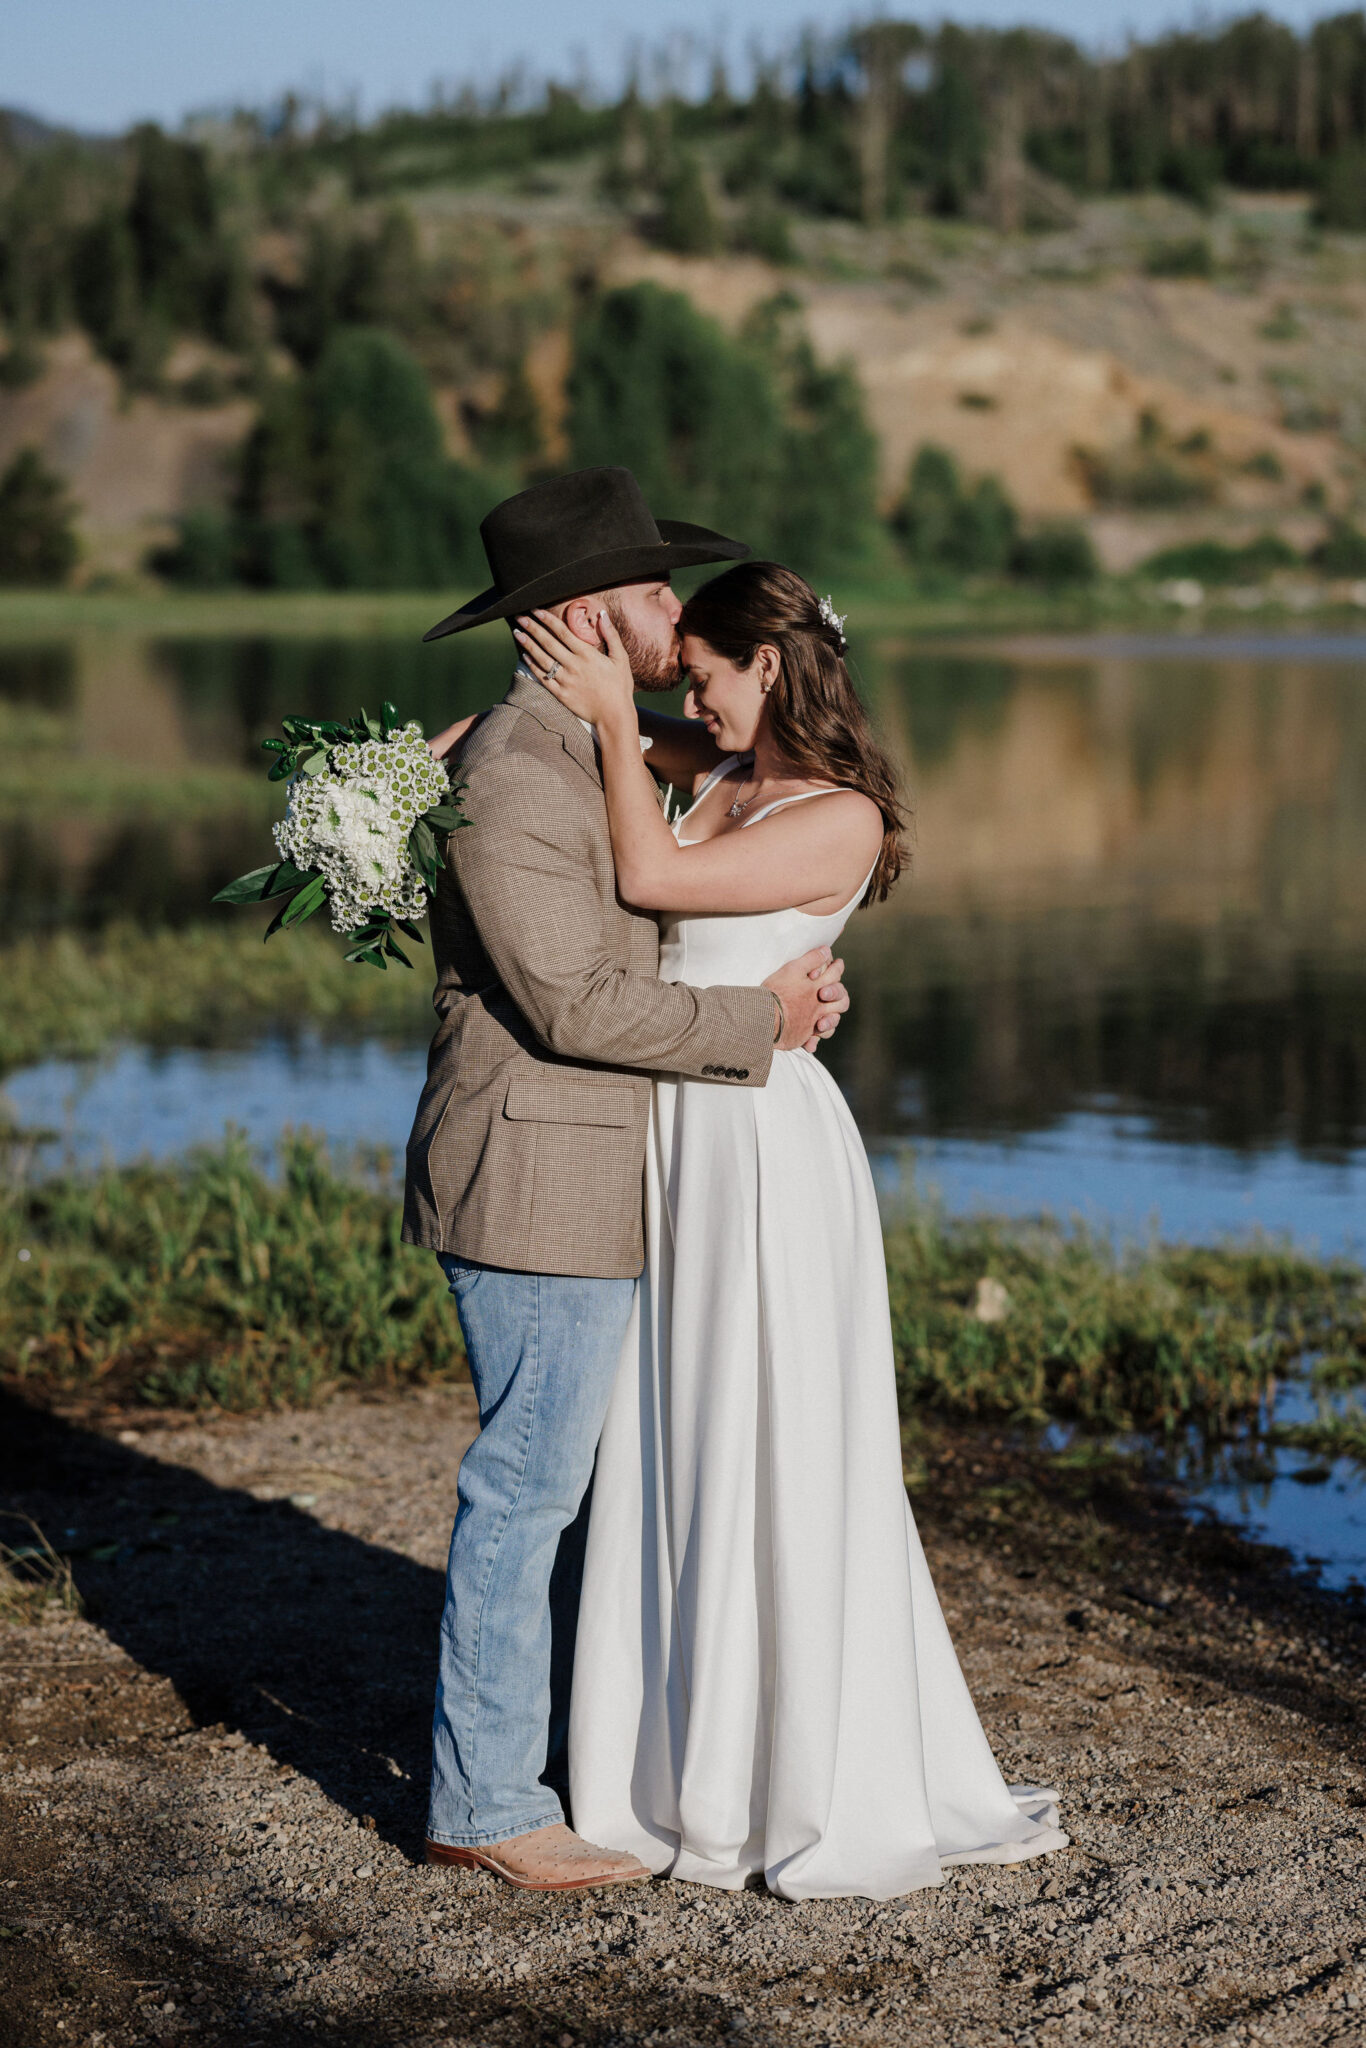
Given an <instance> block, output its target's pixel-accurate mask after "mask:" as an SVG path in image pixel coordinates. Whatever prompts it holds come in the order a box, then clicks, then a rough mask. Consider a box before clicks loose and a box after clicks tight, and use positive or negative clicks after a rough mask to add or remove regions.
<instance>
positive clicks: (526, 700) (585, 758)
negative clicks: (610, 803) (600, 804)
mask: <svg viewBox="0 0 1366 2048" xmlns="http://www.w3.org/2000/svg"><path fill="white" fill-rule="evenodd" d="M503 702H504V703H505V704H511V705H513V706H514V707H515V709H516V710H518V711H525V712H527V713H528V714H529V716H530V717H532V718H534V719H535V720H536V722H537V724H538V725H543V726H544V727H545V729H546V731H547V732H553V733H554V734H555V735H556V737H557V738H558V739H559V740H561V741H562V742H563V744H564V750H565V752H566V754H568V755H569V756H570V758H571V759H572V760H575V761H577V762H578V764H579V766H580V768H582V769H583V771H584V774H585V775H591V776H592V778H593V780H594V782H595V783H596V784H597V786H598V788H599V789H601V788H602V770H601V768H600V767H599V765H598V750H597V748H596V747H595V746H594V744H593V736H592V734H591V733H590V732H589V731H588V729H587V727H586V726H585V725H584V724H583V723H582V721H581V720H580V719H577V718H575V716H574V714H573V712H572V711H566V710H565V707H564V705H563V704H561V703H560V701H559V699H558V698H557V697H552V696H551V694H550V692H549V690H547V689H545V688H544V687H543V685H542V684H540V683H538V682H537V681H536V680H535V678H534V677H533V676H528V675H515V676H514V677H513V679H512V688H511V689H510V690H509V691H508V693H507V696H506V697H505V698H504V699H503Z"/></svg>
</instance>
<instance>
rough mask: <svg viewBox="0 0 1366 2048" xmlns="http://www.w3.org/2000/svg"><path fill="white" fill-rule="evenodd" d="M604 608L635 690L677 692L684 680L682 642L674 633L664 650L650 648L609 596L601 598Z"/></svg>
mask: <svg viewBox="0 0 1366 2048" xmlns="http://www.w3.org/2000/svg"><path fill="white" fill-rule="evenodd" d="M603 602H604V609H605V610H606V612H607V616H608V618H609V619H610V620H611V621H612V624H613V625H614V626H615V627H616V629H617V637H618V639H619V640H620V641H621V644H622V646H623V648H624V649H625V651H626V659H627V660H628V661H629V662H630V664H631V674H632V677H633V678H634V680H635V686H636V688H637V689H638V690H676V689H677V688H678V686H679V684H680V683H681V682H682V680H683V643H682V641H681V640H680V639H679V638H678V636H677V634H675V635H674V638H673V639H672V640H671V641H670V643H669V646H668V648H667V650H665V649H662V648H659V647H651V646H650V645H649V644H648V643H647V642H646V641H644V640H642V639H641V637H640V635H639V633H637V632H636V630H635V628H634V627H633V626H632V625H631V624H630V623H629V621H628V620H627V619H626V618H625V617H624V616H623V614H622V613H621V612H620V611H619V610H618V609H617V607H616V605H615V604H614V603H613V601H612V599H611V598H610V597H608V598H605V599H604V601H603Z"/></svg>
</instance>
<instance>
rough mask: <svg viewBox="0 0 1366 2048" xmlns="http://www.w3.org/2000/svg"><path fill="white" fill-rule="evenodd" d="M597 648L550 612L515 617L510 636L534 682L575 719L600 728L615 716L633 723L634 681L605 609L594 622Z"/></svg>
mask: <svg viewBox="0 0 1366 2048" xmlns="http://www.w3.org/2000/svg"><path fill="white" fill-rule="evenodd" d="M595 623H596V626H597V630H598V634H599V637H600V640H601V645H600V646H597V647H595V646H593V644H592V643H591V642H590V641H587V640H580V638H579V637H578V635H577V633H575V632H574V630H573V629H572V627H570V626H567V625H566V624H565V622H564V620H563V619H561V618H557V617H556V615H555V613H554V612H532V613H531V614H530V615H529V616H527V617H522V618H519V619H518V621H517V624H516V626H515V628H514V629H513V631H514V637H515V639H516V641H517V645H518V646H519V647H520V648H521V650H522V659H523V661H524V662H525V663H526V665H527V667H528V668H529V669H530V670H531V673H532V674H533V675H534V676H535V678H536V680H537V682H540V683H544V684H545V687H546V688H547V690H549V692H550V694H551V696H552V697H557V698H558V699H559V701H560V703H561V704H563V705H564V706H565V708H566V710H568V711H572V712H573V714H574V716H575V717H576V718H586V719H587V720H588V722H589V724H590V725H601V724H603V723H604V722H605V721H606V720H607V719H609V718H610V717H611V716H612V714H613V713H614V712H616V713H618V714H620V713H622V712H629V713H630V716H631V720H632V722H633V723H634V720H635V702H634V693H635V678H634V677H633V676H632V674H631V664H630V662H629V660H628V659H627V656H626V649H625V648H624V647H623V646H622V644H621V636H620V635H619V633H618V632H617V629H616V627H615V626H614V625H613V624H612V621H611V619H610V618H609V617H608V615H607V611H606V609H605V608H604V609H603V610H602V611H600V612H599V613H598V616H597V619H596V621H595Z"/></svg>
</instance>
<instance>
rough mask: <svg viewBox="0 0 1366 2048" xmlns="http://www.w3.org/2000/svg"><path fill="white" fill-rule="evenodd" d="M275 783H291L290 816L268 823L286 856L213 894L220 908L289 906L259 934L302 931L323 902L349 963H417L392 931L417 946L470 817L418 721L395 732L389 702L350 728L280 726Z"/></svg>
mask: <svg viewBox="0 0 1366 2048" xmlns="http://www.w3.org/2000/svg"><path fill="white" fill-rule="evenodd" d="M282 730H283V733H284V737H283V739H267V740H263V741H262V743H261V744H262V746H263V747H264V748H265V749H266V750H267V752H269V753H272V754H274V756H275V759H274V761H273V762H272V764H271V768H270V780H271V781H272V782H286V781H287V782H288V783H289V785H290V796H289V808H288V810H287V812H286V814H285V817H284V818H283V820H282V821H281V823H280V824H278V825H277V826H276V827H275V843H276V845H277V847H278V848H279V850H280V855H281V858H280V859H279V860H278V861H277V862H275V864H274V865H273V866H271V867H264V868H255V869H253V871H252V872H251V873H250V874H249V875H239V876H238V878H237V880H236V881H235V882H229V884H228V886H227V888H226V889H220V890H219V892H218V894H217V895H216V896H215V897H214V899H213V900H214V902H215V903H265V902H269V901H272V900H273V899H274V898H276V897H283V898H284V901H283V902H282V903H281V905H280V908H279V909H278V910H277V911H276V913H275V916H274V918H273V919H272V920H271V922H270V924H269V925H268V926H267V928H266V932H265V937H266V938H268V939H269V938H270V937H272V936H273V934H274V933H276V932H278V931H286V930H288V929H289V928H290V927H291V926H294V925H301V924H304V923H305V922H306V921H307V920H308V919H309V918H310V917H312V916H313V915H314V913H315V911H318V910H321V909H322V907H323V905H324V904H326V905H327V907H328V909H329V911H330V913H331V917H332V926H333V929H334V930H335V931H337V932H340V933H341V934H343V936H344V937H345V938H346V941H347V952H346V958H347V959H348V960H349V961H352V962H354V963H357V964H359V963H362V962H363V963H364V964H365V965H366V966H370V967H380V968H387V967H388V964H389V962H390V960H397V961H398V962H399V964H400V965H401V966H403V967H411V966H412V964H413V963H412V961H411V960H409V958H408V956H407V954H406V953H405V952H404V951H403V948H402V947H401V946H400V945H399V943H398V938H397V934H399V933H401V934H402V935H403V936H404V937H405V938H409V939H413V940H415V941H416V943H417V944H418V945H421V944H422V943H423V939H422V934H421V932H420V931H419V930H418V929H417V926H416V924H415V923H414V919H415V918H418V917H421V916H423V915H424V914H425V911H426V906H427V899H428V897H430V896H431V894H432V893H433V891H434V890H435V888H436V885H437V882H438V881H439V879H440V876H441V870H442V867H443V865H444V863H445V857H446V842H447V840H448V839H449V837H450V835H451V833H452V832H454V831H456V830H457V829H458V828H459V827H460V826H461V825H463V824H465V823H466V822H467V821H466V819H465V818H463V817H462V816H461V813H460V807H459V801H458V799H459V795H460V792H459V790H458V789H452V787H451V785H450V782H449V781H448V779H447V775H446V771H445V769H444V768H443V767H442V766H441V764H440V763H439V762H438V761H436V760H434V759H433V757H432V755H431V753H430V752H429V750H428V748H427V743H426V741H425V739H424V738H423V735H422V728H421V726H420V725H418V724H416V723H415V722H413V723H409V724H407V725H400V724H399V720H398V713H397V711H396V710H395V708H394V706H393V705H392V704H388V703H386V704H385V705H384V706H383V707H382V709H381V712H380V716H379V717H378V718H372V717H371V716H370V714H369V713H368V712H366V711H364V710H362V711H361V712H360V713H359V714H358V716H357V717H355V718H354V719H352V720H351V721H350V723H349V724H343V723H340V722H338V721H337V720H336V719H330V718H294V717H291V718H286V719H284V720H282Z"/></svg>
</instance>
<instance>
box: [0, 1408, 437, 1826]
mask: <svg viewBox="0 0 1366 2048" xmlns="http://www.w3.org/2000/svg"><path fill="white" fill-rule="evenodd" d="M452 1492H454V1487H453V1486H452ZM0 1493H2V1494H3V1496H4V1499H5V1503H6V1505H8V1506H12V1507H13V1508H16V1509H21V1510H22V1511H23V1512H24V1513H26V1514H29V1515H31V1516H32V1517H33V1519H34V1520H35V1521H36V1522H37V1523H38V1525H39V1526H40V1528H42V1529H43V1530H44V1531H45V1532H46V1533H47V1534H48V1535H49V1536H50V1537H51V1538H52V1540H53V1541H54V1542H56V1543H57V1544H58V1546H59V1547H60V1548H63V1549H67V1550H70V1551H71V1552H72V1569H73V1572H74V1575H75V1578H76V1582H77V1585H78V1586H79V1588H80V1591H81V1593H82V1595H83V1596H84V1598H85V1600H86V1602H87V1605H88V1611H89V1613H90V1616H91V1618H92V1620H95V1621H97V1622H98V1623H99V1625H100V1627H101V1628H102V1629H104V1631H105V1632H106V1633H107V1634H108V1635H109V1636H110V1637H111V1638H112V1640H113V1641H114V1642H116V1643H118V1644H119V1645H120V1647H121V1648H122V1649H124V1650H125V1651H126V1652H127V1653H128V1655H129V1656H130V1657H132V1658H133V1659H134V1660H135V1661H136V1662H137V1663H138V1664H140V1665H141V1666H142V1667H143V1668H144V1669H145V1670H148V1671H152V1672H156V1673H159V1674H160V1675H162V1676H163V1677H166V1678H168V1679H169V1680H170V1681H171V1683H172V1684H173V1685H174V1687H175V1689H176V1691H177V1693H178V1694H179V1695H180V1698H181V1699H182V1701H183V1702H184V1705H185V1707H186V1709H187V1711H188V1713H189V1715H190V1717H191V1718H192V1720H193V1721H195V1722H196V1723H197V1724H198V1725H199V1726H200V1727H211V1726H213V1725H215V1724H218V1723H223V1724H224V1725H225V1726H226V1727H227V1728H228V1729H232V1730H238V1729H240V1730H241V1732H242V1733H243V1734H244V1735H246V1736H247V1737H248V1738H249V1739H250V1740H251V1741H253V1742H255V1743H258V1744H260V1745H261V1746H262V1747H263V1748H265V1749H267V1750H268V1751H269V1752H270V1754H271V1755H272V1756H273V1757H274V1759H275V1761H276V1762H277V1763H280V1764H288V1765H290V1766H292V1768H293V1769H295V1770H297V1771H301V1772H304V1773H306V1774H307V1775H308V1776H309V1777H311V1778H313V1779H314V1780H315V1781H316V1783H317V1784H318V1785H320V1786H321V1787H322V1789H323V1790H324V1791H325V1792H326V1793H327V1795H328V1797H329V1798H330V1799H333V1800H335V1801H336V1802H337V1803H338V1804H339V1805H340V1806H342V1807H344V1808H346V1809H347V1810H349V1811H350V1812H352V1813H354V1814H355V1815H357V1816H360V1815H362V1814H369V1815H371V1816H372V1817H373V1818H374V1821H375V1823H376V1826H377V1828H378V1830H379V1832H380V1833H382V1834H384V1835H385V1836H386V1837H387V1838H388V1839H389V1840H391V1841H392V1842H394V1843H396V1844H397V1845H398V1846H399V1847H400V1848H402V1849H403V1850H405V1851H406V1852H407V1853H408V1854H410V1855H413V1856H418V1855H420V1854H421V1849H422V1830H423V1821H424V1818H425V1812H424V1802H425V1795H426V1781H427V1758H428V1743H429V1735H430V1728H431V1702H432V1691H433V1685H434V1682H435V1673H436V1643H437V1624H438V1621H439V1617H440V1613H441V1598H442V1580H441V1575H440V1574H439V1573H438V1572H435V1571H432V1570H430V1569H428V1568H427V1567H425V1566H423V1565H419V1564H415V1563H413V1562H412V1561H411V1560H410V1559H408V1558H406V1557H402V1556H400V1555H398V1553H397V1552H395V1551H392V1550H386V1549H382V1548H380V1547H379V1546H377V1545H375V1544H371V1543H366V1542H363V1541H361V1540H359V1539H358V1538H357V1537H355V1536H350V1535H347V1534H345V1533H344V1532H343V1531H340V1530H335V1529H327V1528H324V1527H323V1526H322V1525H321V1524H320V1523H318V1522H316V1521H314V1520H313V1519H312V1518H311V1517H310V1516H309V1515H306V1514H303V1513H301V1512H300V1511H299V1510H298V1509H297V1508H293V1507H291V1506H290V1505H289V1503H288V1502H287V1501H258V1500H256V1499H254V1498H253V1497H252V1495H250V1494H248V1493H244V1492H240V1491H237V1490H234V1489H229V1488H224V1487H219V1486H215V1485H213V1484H211V1483H210V1482H209V1481H208V1480H206V1479H202V1478H200V1477H199V1476H198V1475H197V1474H196V1473H194V1472H189V1471H186V1470H184V1469H182V1468H181V1467H179V1466H176V1465H170V1464H163V1463H162V1462H160V1461H159V1460H157V1459H153V1458H147V1457H144V1456H142V1455H140V1454H139V1453H138V1451H136V1450H135V1449H133V1448H132V1447H130V1446H125V1445H123V1444H119V1443H115V1442H111V1441H110V1440H109V1439H108V1438H106V1437H103V1436H99V1435H97V1434H95V1433H94V1432H93V1431H90V1430H85V1429H81V1428H78V1427H75V1426H73V1425H72V1424H70V1423H67V1422H64V1421H62V1420H61V1419H59V1418H57V1417H54V1416H52V1415H50V1414H47V1413H44V1412H43V1411H41V1410H39V1409H36V1408H33V1407H30V1406H28V1405H27V1404H26V1403H24V1402H23V1401H21V1400H18V1399H17V1398H15V1397H14V1396H13V1395H10V1394H4V1393H0ZM72 1532H74V1535H73V1534H72ZM111 1550H112V1553H113V1554H112V1555H111V1554H110V1552H111Z"/></svg>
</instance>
